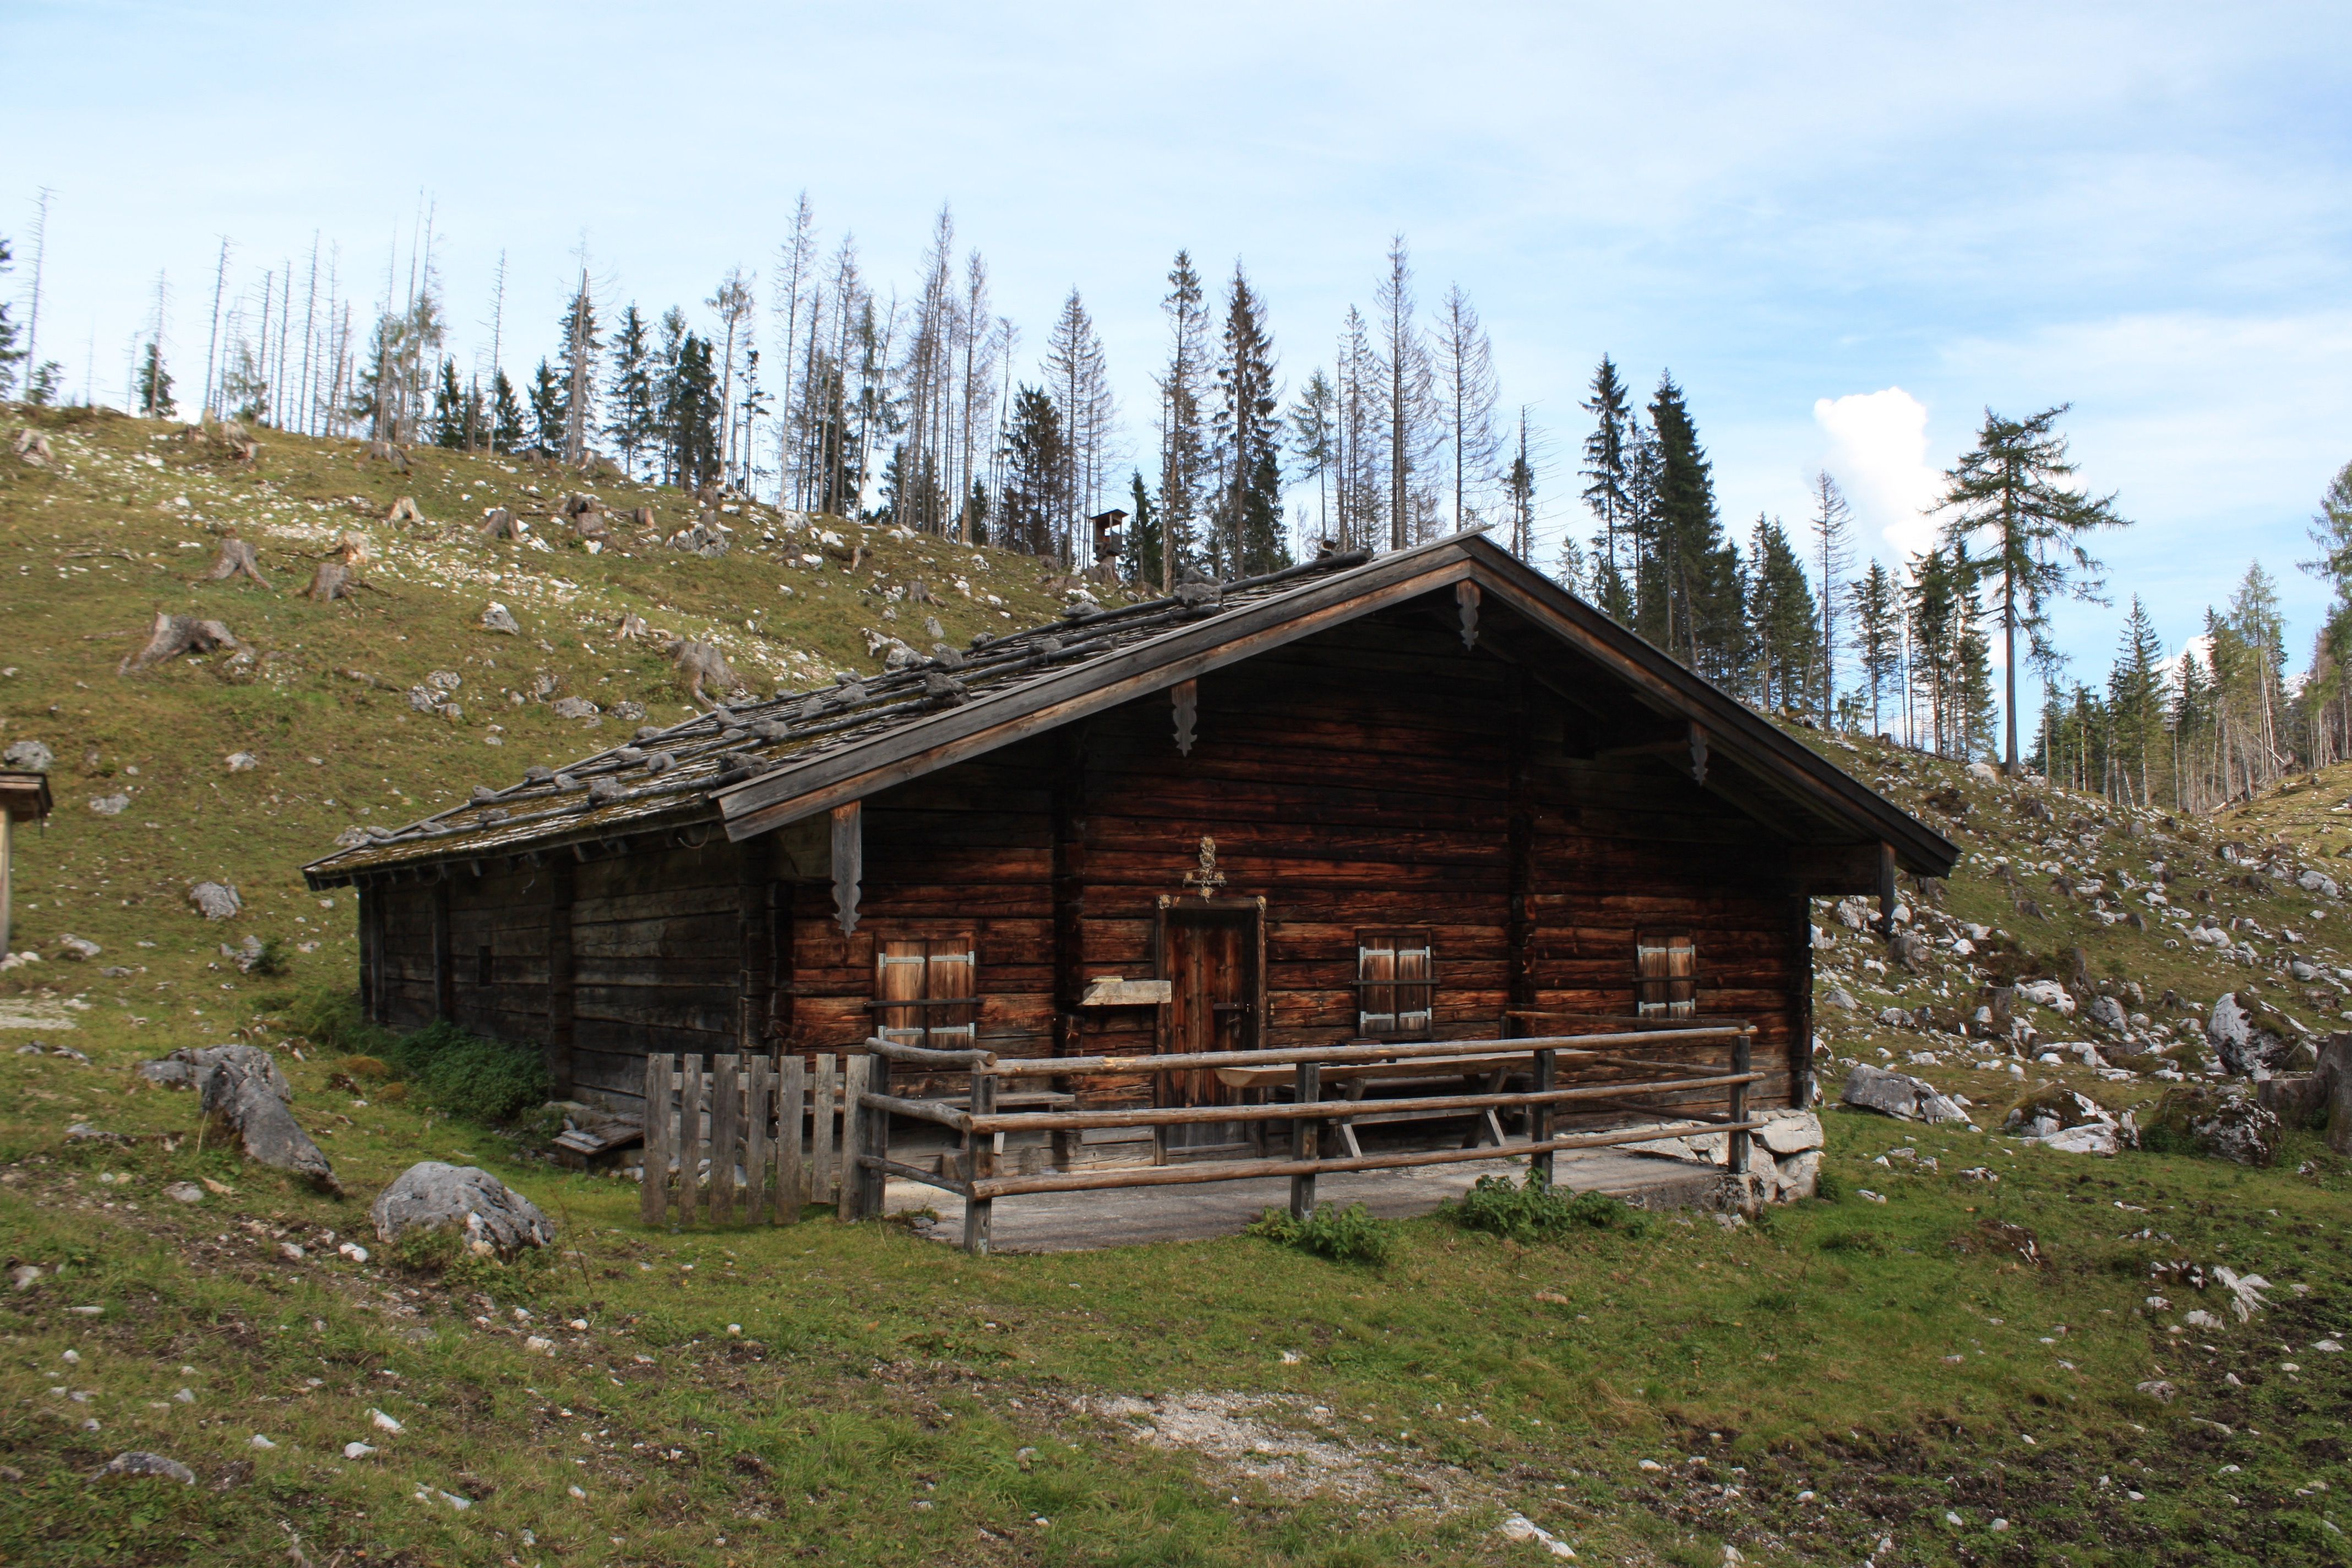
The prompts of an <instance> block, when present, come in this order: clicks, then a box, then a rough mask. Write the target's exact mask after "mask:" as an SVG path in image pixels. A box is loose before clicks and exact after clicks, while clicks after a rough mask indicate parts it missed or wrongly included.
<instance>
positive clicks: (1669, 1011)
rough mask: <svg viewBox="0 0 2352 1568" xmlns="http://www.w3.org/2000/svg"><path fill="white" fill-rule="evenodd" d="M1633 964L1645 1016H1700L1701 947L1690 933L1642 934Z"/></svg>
mask: <svg viewBox="0 0 2352 1568" xmlns="http://www.w3.org/2000/svg"><path fill="white" fill-rule="evenodd" d="M1634 962H1635V971H1636V973H1637V975H1638V980H1637V983H1636V993H1635V994H1636V1010H1637V1011H1638V1012H1639V1013H1640V1014H1641V1016H1643V1017H1644V1018H1690V1017H1696V1016H1697V1015H1698V948H1697V946H1696V943H1694V942H1692V940H1691V938H1690V936H1689V934H1688V933H1687V932H1684V931H1644V932H1643V933H1642V934H1641V935H1640V936H1638V937H1636V938H1635V939H1634Z"/></svg>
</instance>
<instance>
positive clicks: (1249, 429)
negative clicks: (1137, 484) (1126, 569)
mask: <svg viewBox="0 0 2352 1568" xmlns="http://www.w3.org/2000/svg"><path fill="white" fill-rule="evenodd" d="M1216 375H1217V392H1218V402H1217V410H1216V415H1215V418H1214V422H1213V427H1214V431H1215V437H1216V443H1217V468H1218V470H1219V472H1220V473H1221V475H1222V476H1223V483H1222V484H1221V485H1220V487H1219V492H1220V493H1219V495H1218V499H1217V506H1216V512H1215V521H1216V539H1217V542H1218V549H1217V550H1216V551H1215V552H1214V554H1215V556H1216V558H1217V562H1218V564H1219V565H1220V566H1221V567H1223V569H1224V571H1225V573H1227V574H1231V575H1234V576H1244V577H1246V576H1254V575H1256V574H1261V573H1265V572H1275V571H1279V570H1280V569H1281V568H1282V567H1284V566H1286V565H1287V564H1289V554H1290V552H1289V551H1288V550H1287V549H1286V547H1285V546H1284V542H1283V538H1282V421H1281V417H1280V414H1279V412H1278V411H1279V409H1280V406H1281V405H1280V402H1279V398H1278V395H1277V393H1276V387H1275V380H1274V340H1273V337H1272V335H1271V334H1270V333H1269V332H1268V331H1266V326H1265V302H1264V301H1263V300H1260V299H1259V298H1258V296H1257V293H1256V291H1255V289H1252V288H1251V287H1250V281H1249V279H1248V277H1247V276H1246V275H1245V274H1244V272H1243V271H1242V269H1241V267H1240V266H1239V264H1238V263H1237V264H1235V266H1234V277H1233V282H1232V284H1231V286H1230V288H1229V290H1228V292H1227V295H1226V301H1225V323H1224V333H1223V343H1222V352H1221V353H1220V355H1219V358H1218V363H1217V372H1216Z"/></svg>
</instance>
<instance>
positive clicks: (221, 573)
mask: <svg viewBox="0 0 2352 1568" xmlns="http://www.w3.org/2000/svg"><path fill="white" fill-rule="evenodd" d="M237 577H250V578H252V579H253V580H254V581H255V582H257V583H259V584H262V585H263V586H264V587H267V586H268V584H269V579H268V578H267V577H264V576H263V575H262V574H261V563H260V561H259V560H258V559H257V558H256V557H255V555H254V553H253V545H252V543H251V542H248V541H247V540H243V539H239V538H238V537H237V536H236V530H235V529H230V530H229V531H227V532H226V533H224V534H222V535H221V547H220V559H219V560H217V561H215V562H214V563H213V569H212V570H211V571H209V572H207V573H205V578H204V580H205V582H207V583H226V582H228V581H230V580H231V579H233V578H237Z"/></svg>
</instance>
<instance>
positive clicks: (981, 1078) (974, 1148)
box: [963, 1072, 996, 1255]
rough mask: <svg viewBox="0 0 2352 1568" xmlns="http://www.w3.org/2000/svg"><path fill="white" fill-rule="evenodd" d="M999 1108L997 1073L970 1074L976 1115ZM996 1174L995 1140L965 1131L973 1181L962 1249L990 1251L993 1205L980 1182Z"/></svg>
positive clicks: (967, 1173) (967, 1169)
mask: <svg viewBox="0 0 2352 1568" xmlns="http://www.w3.org/2000/svg"><path fill="white" fill-rule="evenodd" d="M995 1110H996V1075H995V1074H993V1073H986V1072H976V1073H974V1074H972V1075H971V1113H972V1114H973V1115H974V1116H990V1115H993V1114H994V1113H995ZM995 1174H996V1154H995V1144H994V1141H993V1140H992V1138H991V1137H990V1135H988V1134H987V1133H983V1132H966V1133H965V1134H964V1135H963V1176H964V1180H965V1181H967V1182H969V1183H971V1187H970V1188H969V1189H968V1195H967V1196H966V1197H965V1199H964V1205H963V1249H964V1250H965V1251H966V1252H970V1253H975V1254H983V1255H984V1254H985V1253H986V1252H987V1251H988V1240H989V1229H990V1221H991V1220H992V1218H993V1217H994V1214H993V1205H992V1203H991V1201H990V1200H989V1199H988V1198H985V1197H982V1196H981V1195H980V1184H981V1183H982V1182H984V1181H987V1180H989V1179H991V1178H992V1177H993V1176H994V1175H995Z"/></svg>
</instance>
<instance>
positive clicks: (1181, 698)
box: [1169, 680, 1201, 757]
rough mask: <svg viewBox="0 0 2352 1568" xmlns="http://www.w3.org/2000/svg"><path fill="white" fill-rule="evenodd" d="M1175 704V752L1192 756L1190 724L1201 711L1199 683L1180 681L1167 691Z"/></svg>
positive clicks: (1195, 681)
mask: <svg viewBox="0 0 2352 1568" xmlns="http://www.w3.org/2000/svg"><path fill="white" fill-rule="evenodd" d="M1169 693H1170V695H1171V697H1173V698H1174V699H1175V703H1176V750H1177V751H1178V752H1181V754H1183V755H1184V756H1188V757H1189V756H1191V755H1192V724H1193V721H1194V720H1196V719H1197V718H1199V716H1200V711H1201V683H1200V682H1199V681H1198V680H1180V681H1178V682H1177V683H1176V684H1175V685H1174V686H1172V687H1171V688H1170V689H1169Z"/></svg>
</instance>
